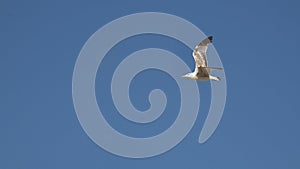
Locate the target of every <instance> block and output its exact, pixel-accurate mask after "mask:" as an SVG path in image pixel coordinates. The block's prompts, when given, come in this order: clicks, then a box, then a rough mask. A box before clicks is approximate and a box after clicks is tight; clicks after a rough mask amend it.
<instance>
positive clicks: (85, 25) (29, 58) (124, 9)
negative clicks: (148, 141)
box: [0, 0, 300, 169]
mask: <svg viewBox="0 0 300 169" xmlns="http://www.w3.org/2000/svg"><path fill="white" fill-rule="evenodd" d="M299 5H300V4H299V2H297V1H258V0H254V1H243V2H242V1H226V2H225V1H199V0H198V1H184V2H183V1H182V2H174V1H158V0H153V1H143V2H142V1H120V2H118V1H106V2H101V1H56V0H54V1H45V2H43V1H37V0H28V1H8V0H1V1H0V22H1V26H0V49H1V50H0V77H1V82H0V87H1V88H0V93H1V95H0V115H1V117H0V134H1V137H0V168H5V169H16V168H25V169H27V168H28V169H33V168H49V169H50V168H74V169H75V168H84V167H85V168H121V167H124V168H146V169H147V168H163V167H164V168H171V167H172V168H211V169H219V168H244V169H248V168H249V169H252V168H263V169H265V168H272V169H276V168H278V169H282V168H290V169H293V168H294V169H296V168H300V164H299V155H300V147H299V145H298V144H299V142H300V133H299V128H300V124H299V118H300V115H299V108H298V104H299V101H298V100H299V98H298V96H299V94H300V92H299V89H298V86H299V82H300V81H299V78H298V75H297V74H296V73H297V72H298V71H299V70H298V69H297V67H298V65H299V61H300V60H299V52H298V49H299V47H298V44H299V42H298V41H299V38H300V30H299V26H300V23H299V20H300V18H299V16H300V12H299ZM149 11H153V12H164V13H170V14H173V15H177V16H179V17H182V18H184V19H186V20H188V21H190V22H192V23H193V24H195V25H196V26H197V27H199V28H200V29H201V30H202V31H203V32H204V33H205V34H207V35H214V46H215V48H216V49H217V51H218V53H219V55H220V57H221V59H222V62H223V65H224V68H225V71H226V77H227V86H228V88H227V89H228V95H227V103H226V107H225V111H224V116H223V119H222V121H221V123H220V125H219V127H218V129H217V130H216V132H215V133H214V135H213V136H212V137H211V138H210V139H209V140H208V141H207V142H206V143H205V144H202V145H200V144H198V143H197V139H198V135H199V132H200V130H201V126H203V122H204V119H205V117H206V114H205V112H207V110H208V108H209V101H210V100H209V99H210V95H209V84H208V83H201V84H199V90H200V92H201V108H200V115H199V116H198V119H197V121H196V123H195V126H194V127H193V129H192V130H191V132H190V133H189V134H188V136H187V137H186V138H185V139H184V140H183V141H182V142H181V143H180V144H178V145H177V146H176V147H175V148H174V149H172V150H171V151H168V152H166V153H164V154H162V155H159V156H156V157H152V158H147V159H128V158H123V157H119V156H115V155H113V154H110V153H108V152H106V151H104V150H102V149H101V148H100V147H98V146H97V145H96V144H95V143H93V142H92V141H91V140H90V139H89V137H88V136H87V135H86V134H85V132H84V131H83V129H82V128H81V126H80V124H79V122H78V120H77V117H76V113H75V110H74V107H73V102H72V90H71V88H72V73H73V69H74V65H75V61H76V59H77V56H78V54H79V52H80V50H81V48H82V46H83V44H84V43H85V42H86V40H87V39H88V38H89V37H90V36H91V35H92V34H93V33H94V32H95V31H96V30H98V29H99V28H100V27H102V26H103V25H105V24H107V23H108V22H110V21H112V20H114V19H117V18H119V17H122V16H124V15H128V14H132V13H136V12H149ZM125 42H128V43H129V45H126V44H125ZM124 47H126V48H129V47H132V49H128V50H126V51H125V53H126V52H128V54H129V53H130V52H133V51H134V49H141V48H143V47H160V48H164V49H168V50H170V51H173V52H175V53H176V52H179V54H180V56H181V57H185V54H187V55H188V56H187V57H189V59H187V60H185V61H186V62H187V64H188V65H189V66H191V67H193V60H192V58H191V56H190V55H189V54H190V53H189V52H190V51H188V49H186V47H184V46H182V45H181V44H180V43H178V42H177V41H172V40H170V39H167V38H164V37H159V36H155V35H152V36H150V35H149V36H145V37H142V36H137V37H133V38H130V39H128V40H126V41H123V42H122V43H120V44H119V45H118V46H116V47H115V48H114V49H115V51H111V52H112V53H110V54H114V53H115V54H119V53H121V52H123V51H121V50H122V49H124ZM135 47H136V48H135ZM179 49H180V50H179ZM181 49H182V50H181ZM113 52H114V53H113ZM107 62H113V61H110V60H107ZM145 73H146V74H147V75H149V77H156V78H157V79H155V78H153V79H152V80H154V81H155V82H156V83H153V86H151V85H152V84H151V85H149V81H147V79H143V78H142V77H141V76H137V77H136V79H135V81H134V82H133V83H132V85H133V86H132V88H133V89H132V92H133V93H132V100H133V104H134V105H135V106H136V107H137V108H139V109H141V110H143V109H147V106H149V105H147V102H144V101H143V99H145V98H146V96H147V91H148V90H150V89H151V88H153V87H154V88H155V87H157V86H160V84H161V86H160V87H161V88H167V86H168V85H167V84H169V83H170V84H172V85H174V83H172V79H171V78H169V77H168V76H167V75H165V74H163V73H161V72H157V71H148V72H145ZM151 74H152V75H151ZM153 75H155V76H153ZM100 78H101V77H97V79H96V83H97V84H98V83H99V88H97V91H101V90H105V88H101V85H102V83H101V84H100V81H99V80H101V79H100ZM162 79H164V80H166V82H165V83H157V82H161V81H160V80H162ZM150 80H151V79H150ZM104 82H105V83H108V82H107V81H105V80H104ZM104 82H103V83H104ZM141 85H145V86H146V89H145V90H142V91H139V90H140V89H138V87H136V88H135V86H141ZM173 87H174V88H175V89H176V86H173ZM135 90H136V91H135ZM168 92H169V93H168ZM100 93H101V92H99V93H98V94H100ZM107 93H108V94H109V92H107ZM136 93H138V94H136ZM166 94H167V95H169V96H168V97H170V99H171V100H170V102H171V103H174V104H175V103H176V102H178V100H176V98H177V97H178V93H176V92H175V93H174V92H172V91H166ZM97 96H98V95H97ZM98 97H99V96H98ZM107 97H111V96H107ZM100 100H101V99H99V100H98V101H100ZM103 102H107V103H105V106H106V107H107V109H112V108H111V107H110V105H112V103H111V102H110V101H109V99H108V100H104V101H103ZM167 106H171V107H167V110H169V109H175V108H178V106H172V105H167ZM104 109H105V107H104ZM167 110H166V111H167ZM107 118H108V120H111V123H112V125H114V127H115V128H119V131H120V132H124V133H127V134H129V135H130V134H132V135H134V134H138V135H140V134H141V135H142V136H148V134H149V135H151V134H155V133H157V132H160V131H161V130H163V129H164V128H166V127H167V126H168V125H170V124H171V123H172V120H174V118H175V116H174V115H171V116H170V117H167V116H164V117H163V118H164V119H165V122H166V123H161V124H160V125H156V126H151V127H145V126H140V127H141V130H137V129H136V127H134V126H133V124H131V123H128V124H127V125H128V127H126V123H125V121H121V120H119V121H118V122H116V121H114V120H115V119H117V118H115V117H108V116H107ZM145 133H146V134H145ZM147 133H148V134H147Z"/></svg>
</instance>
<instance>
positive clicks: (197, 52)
mask: <svg viewBox="0 0 300 169" xmlns="http://www.w3.org/2000/svg"><path fill="white" fill-rule="evenodd" d="M212 39H213V37H212V36H209V37H207V38H206V39H204V40H203V41H201V42H200V43H199V45H197V46H196V47H195V49H194V52H193V57H194V59H195V62H196V65H195V67H196V68H195V70H196V69H197V68H198V67H207V66H208V63H207V57H206V51H207V47H208V44H210V43H211V42H212Z"/></svg>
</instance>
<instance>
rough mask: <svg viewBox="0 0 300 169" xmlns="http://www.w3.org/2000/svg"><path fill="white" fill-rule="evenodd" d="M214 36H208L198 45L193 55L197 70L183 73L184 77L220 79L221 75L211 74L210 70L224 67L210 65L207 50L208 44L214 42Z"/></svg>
mask: <svg viewBox="0 0 300 169" xmlns="http://www.w3.org/2000/svg"><path fill="white" fill-rule="evenodd" d="M212 39H213V37H212V36H209V37H207V38H206V39H204V40H203V41H202V42H200V44H199V45H197V46H196V47H195V49H194V51H193V57H194V60H195V63H196V64H195V70H194V72H191V73H188V74H186V75H183V76H182V77H183V78H189V79H193V80H199V81H207V80H214V81H220V80H221V78H220V77H216V76H212V75H210V70H222V69H223V68H217V67H208V64H207V58H206V51H207V48H208V44H210V43H212Z"/></svg>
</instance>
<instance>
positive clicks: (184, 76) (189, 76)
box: [181, 73, 192, 78]
mask: <svg viewBox="0 0 300 169" xmlns="http://www.w3.org/2000/svg"><path fill="white" fill-rule="evenodd" d="M181 77H183V78H191V77H192V73H188V74H185V75H183V76H181Z"/></svg>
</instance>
